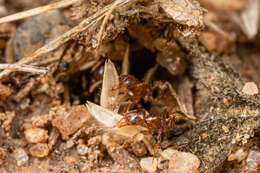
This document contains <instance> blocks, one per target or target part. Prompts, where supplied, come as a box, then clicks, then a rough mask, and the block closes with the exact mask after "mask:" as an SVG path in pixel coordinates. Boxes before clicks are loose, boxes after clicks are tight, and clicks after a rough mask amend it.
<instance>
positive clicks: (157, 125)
mask: <svg viewBox="0 0 260 173" xmlns="http://www.w3.org/2000/svg"><path fill="white" fill-rule="evenodd" d="M180 120H189V118H187V117H186V116H185V115H184V114H183V113H181V112H175V113H173V114H170V115H167V116H164V117H160V116H156V115H152V114H149V113H148V112H147V111H146V110H145V109H134V110H131V111H129V112H126V113H124V114H123V118H122V119H121V120H120V121H119V122H118V124H117V127H119V128H121V127H124V126H129V125H140V126H142V127H145V128H147V129H148V131H144V132H142V133H143V134H145V135H152V134H154V132H155V131H157V133H158V135H157V143H156V145H155V147H154V151H153V153H156V151H157V149H158V147H159V145H160V139H161V134H162V133H165V132H170V131H171V130H172V129H173V128H174V126H175V124H176V123H177V122H179V121H180ZM136 137H137V135H136V136H133V137H132V138H131V139H130V140H129V141H127V143H125V144H124V147H126V146H127V145H128V144H130V143H131V142H133V140H135V138H136Z"/></svg>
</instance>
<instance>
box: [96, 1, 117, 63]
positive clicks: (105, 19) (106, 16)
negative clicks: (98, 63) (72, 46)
mask: <svg viewBox="0 0 260 173" xmlns="http://www.w3.org/2000/svg"><path fill="white" fill-rule="evenodd" d="M120 1H122V0H115V2H114V3H113V5H112V6H111V8H110V9H109V11H108V12H106V14H105V18H104V19H103V22H102V24H101V26H100V30H99V33H98V44H97V49H96V57H97V58H98V57H99V54H98V53H99V52H98V49H99V46H100V44H101V40H102V36H103V32H104V30H105V26H106V24H107V22H108V20H109V17H110V15H111V14H112V12H113V11H114V9H115V8H116V6H117V4H118V3H119V2H120Z"/></svg>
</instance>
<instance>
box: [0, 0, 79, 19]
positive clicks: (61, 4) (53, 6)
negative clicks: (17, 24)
mask: <svg viewBox="0 0 260 173" xmlns="http://www.w3.org/2000/svg"><path fill="white" fill-rule="evenodd" d="M78 1H80V0H63V1H59V2H56V3H53V4H48V5H45V6H42V7H38V8H34V9H31V10H27V11H23V12H20V13H15V14H13V15H9V16H6V17H2V18H0V24H1V23H6V22H12V21H15V20H20V19H23V18H26V17H31V16H34V15H38V14H41V13H44V12H46V11H49V10H53V9H58V8H64V7H68V6H70V5H72V4H74V3H76V2H78Z"/></svg>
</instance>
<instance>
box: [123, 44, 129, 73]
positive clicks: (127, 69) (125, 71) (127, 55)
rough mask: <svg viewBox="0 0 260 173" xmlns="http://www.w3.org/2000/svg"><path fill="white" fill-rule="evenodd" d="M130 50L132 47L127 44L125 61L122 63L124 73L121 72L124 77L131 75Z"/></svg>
mask: <svg viewBox="0 0 260 173" xmlns="http://www.w3.org/2000/svg"><path fill="white" fill-rule="evenodd" d="M129 50H130V46H129V44H127V47H126V50H125V55H124V59H123V62H122V72H121V74H122V75H127V74H129V71H130V62H129Z"/></svg>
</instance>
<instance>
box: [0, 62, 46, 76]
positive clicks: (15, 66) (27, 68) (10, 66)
mask: <svg viewBox="0 0 260 173" xmlns="http://www.w3.org/2000/svg"><path fill="white" fill-rule="evenodd" d="M0 69H1V70H2V69H4V70H5V69H8V70H13V71H23V72H30V73H37V74H46V73H47V72H48V70H47V69H44V68H38V67H34V66H30V65H19V64H0Z"/></svg>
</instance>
